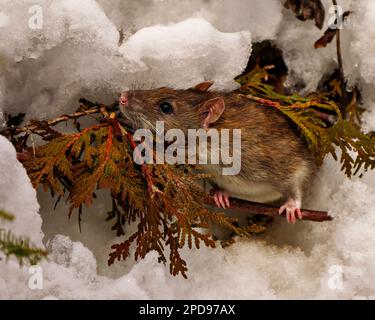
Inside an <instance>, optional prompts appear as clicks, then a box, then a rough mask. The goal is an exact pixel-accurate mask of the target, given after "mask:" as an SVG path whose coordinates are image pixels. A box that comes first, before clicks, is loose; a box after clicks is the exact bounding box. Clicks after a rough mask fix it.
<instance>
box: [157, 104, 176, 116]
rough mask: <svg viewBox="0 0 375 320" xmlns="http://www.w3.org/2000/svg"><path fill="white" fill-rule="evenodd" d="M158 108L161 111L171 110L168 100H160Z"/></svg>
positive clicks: (170, 111) (168, 112) (167, 112)
mask: <svg viewBox="0 0 375 320" xmlns="http://www.w3.org/2000/svg"><path fill="white" fill-rule="evenodd" d="M160 110H161V112H163V113H166V114H170V113H172V111H173V107H172V105H171V104H170V103H169V102H162V103H161V104H160Z"/></svg>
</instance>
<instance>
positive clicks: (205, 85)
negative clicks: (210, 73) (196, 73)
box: [192, 81, 214, 92]
mask: <svg viewBox="0 0 375 320" xmlns="http://www.w3.org/2000/svg"><path fill="white" fill-rule="evenodd" d="M213 84H214V82H213V81H204V82H202V83H200V84H197V85H196V86H195V87H193V88H192V90H194V91H198V92H206V91H207V90H208V89H210V88H211V86H212V85H213Z"/></svg>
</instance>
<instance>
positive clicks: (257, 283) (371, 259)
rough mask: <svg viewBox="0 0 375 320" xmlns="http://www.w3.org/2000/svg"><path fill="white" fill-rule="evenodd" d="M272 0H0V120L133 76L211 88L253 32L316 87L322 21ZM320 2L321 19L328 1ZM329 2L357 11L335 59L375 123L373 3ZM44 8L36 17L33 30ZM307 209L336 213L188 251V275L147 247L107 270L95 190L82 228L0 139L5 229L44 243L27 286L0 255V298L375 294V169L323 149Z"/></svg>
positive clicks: (325, 63)
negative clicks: (351, 173)
mask: <svg viewBox="0 0 375 320" xmlns="http://www.w3.org/2000/svg"><path fill="white" fill-rule="evenodd" d="M282 2H283V1H279V0H264V1H258V0H248V1H241V0H234V1H224V0H216V1H204V0H190V1H188V0H164V1H162V0H134V1H131V0H127V1H124V0H97V1H95V0H79V1H78V0H0V112H1V113H0V126H1V125H2V119H1V114H2V113H4V112H8V113H12V114H15V113H17V112H21V111H24V112H27V118H28V119H30V118H35V117H36V118H39V119H42V118H45V117H53V116H56V115H59V114H61V113H65V112H68V111H73V110H75V108H76V107H77V105H76V101H77V98H79V97H82V96H84V97H86V98H88V99H93V100H100V101H103V102H112V101H113V99H114V98H115V97H116V96H117V93H118V92H120V91H122V90H123V89H125V88H128V87H131V86H133V85H134V84H135V85H137V86H139V87H144V88H147V87H151V86H155V85H157V86H164V85H168V86H172V87H175V88H187V87H190V86H192V85H194V84H196V83H199V82H200V81H202V80H205V79H212V80H215V82H216V83H215V86H216V88H217V89H228V90H229V89H232V88H233V83H232V82H231V79H232V78H233V77H234V76H235V75H237V74H239V73H240V72H241V70H242V69H243V68H244V67H245V66H246V62H247V60H248V56H249V54H250V52H251V44H252V41H253V42H254V41H260V40H264V39H273V40H275V41H276V43H277V44H278V46H279V47H280V48H282V49H283V50H284V55H285V60H286V63H287V65H288V67H289V68H290V77H289V78H288V83H289V84H290V85H293V84H294V83H297V82H300V81H301V80H302V81H304V82H305V85H306V89H305V90H306V91H309V90H313V89H314V88H315V87H316V85H317V83H318V81H319V80H320V77H321V75H322V74H323V73H325V72H329V71H331V70H332V68H334V66H335V57H336V55H335V46H334V45H333V44H332V45H329V46H328V48H326V49H321V50H314V49H313V44H314V42H315V40H317V39H318V38H319V37H320V35H321V33H322V31H320V30H318V29H317V28H316V27H315V26H314V23H313V22H312V21H309V22H301V21H298V20H297V19H296V18H295V17H294V15H293V14H292V13H291V12H290V11H287V10H285V9H283V7H282ZM323 2H324V3H325V5H326V9H327V16H326V24H325V27H326V26H327V24H328V20H329V19H330V18H331V16H330V14H329V12H328V8H329V5H330V4H331V1H329V0H324V1H323ZM338 2H339V3H340V4H341V5H342V6H343V8H344V10H351V11H353V13H352V15H351V16H350V20H349V22H348V23H347V25H346V26H345V29H344V31H343V48H344V50H343V56H344V60H345V70H346V73H347V77H348V78H349V79H350V80H351V81H352V82H353V83H354V82H358V83H359V84H360V86H361V89H362V92H363V98H364V103H365V106H366V108H367V109H368V112H366V113H365V114H364V123H365V126H366V128H367V129H368V130H374V129H375V115H374V112H375V90H374V85H373V83H374V82H375V58H374V56H375V19H374V16H375V2H374V1H373V0H361V1H354V0H339V1H338ZM40 10H41V11H40ZM39 11H40V12H39ZM40 14H42V18H43V23H42V25H41V29H38V28H37V29H35V27H40V25H38V23H40V18H41V15H40ZM120 29H122V30H123V33H124V39H123V41H122V43H120V35H119V32H118V30H120ZM99 196H100V195H99ZM305 206H307V207H311V208H315V209H325V210H329V211H330V213H331V214H332V215H334V216H335V217H336V219H335V220H334V221H333V222H329V223H309V222H303V223H299V224H297V225H296V226H290V225H287V224H286V222H285V221H284V220H281V219H280V221H278V222H277V223H275V224H274V225H273V226H272V227H271V228H270V230H269V231H268V232H267V234H266V235H265V236H262V237H259V238H256V239H241V240H239V241H238V242H237V243H236V244H234V245H232V246H230V247H228V248H226V249H222V248H217V249H206V248H203V249H201V250H199V251H197V250H191V251H190V250H184V251H183V255H184V258H185V259H186V260H187V262H188V266H189V273H188V275H189V279H188V280H184V279H182V278H173V277H171V276H170V275H169V272H168V271H169V270H168V268H165V267H164V266H163V265H160V264H158V263H157V258H156V256H155V255H154V254H149V255H148V256H147V258H146V259H145V260H143V261H140V262H138V263H134V262H133V261H132V260H131V259H129V260H127V261H126V262H121V263H118V264H116V265H115V266H113V267H110V268H109V267H108V266H107V264H106V261H107V258H108V251H109V248H110V246H111V244H113V243H115V242H118V241H119V240H118V239H115V238H114V234H113V233H112V232H111V231H110V230H109V229H110V228H109V225H108V223H106V222H105V221H104V220H105V212H106V210H107V208H108V203H106V201H105V200H103V201H100V200H99V201H97V203H96V204H95V206H94V207H93V208H91V209H90V210H87V211H85V212H86V213H85V215H84V217H83V219H84V221H83V224H82V229H83V233H82V234H81V233H79V231H78V224H77V220H76V219H72V220H68V217H67V207H66V206H65V205H64V204H60V205H59V207H58V208H57V210H56V211H55V212H53V210H52V208H53V203H52V201H51V199H50V196H49V194H45V193H43V192H41V191H40V192H38V194H37V193H36V192H35V191H34V190H33V188H32V186H31V184H30V182H29V180H28V178H27V175H26V172H25V171H24V169H23V168H22V165H21V164H20V163H18V162H17V160H16V156H15V151H14V149H13V147H12V146H11V144H10V143H9V142H8V141H7V140H6V139H5V138H3V137H0V209H2V210H5V211H8V212H11V213H14V214H15V215H16V220H15V221H14V222H13V223H11V224H7V225H6V227H7V228H10V229H12V230H13V231H14V232H15V233H17V234H20V235H21V234H22V235H28V236H29V237H30V238H31V239H32V240H33V241H34V243H36V244H39V245H42V242H43V243H44V244H45V245H46V246H47V247H48V248H49V250H50V252H51V254H50V256H49V260H48V261H44V262H42V263H41V265H40V266H41V267H42V269H41V270H42V271H43V279H44V281H43V289H42V290H31V289H30V288H29V286H28V282H29V279H30V276H31V274H30V273H29V269H28V267H22V268H20V267H18V264H17V263H16V262H15V261H13V260H10V261H9V262H4V261H0V298H1V299H9V298H26V299H43V298H46V299H55V298H57V299H78V298H108V299H117V298H119V299H140V298H151V299H152V298H159V299H160V298H181V299H188V298H191V299H204V298H206V299H207V298H211V299H215V298H221V299H232V298H238V299H251V298H256V299H259V298H272V299H280V298H372V297H375V280H374V279H375V249H374V248H375V236H374V232H373V230H374V229H375V173H374V172H369V173H367V174H366V175H365V176H364V178H362V179H359V178H354V179H352V180H348V179H347V178H346V177H345V176H344V175H343V174H342V173H340V170H339V164H338V163H336V162H334V161H333V160H332V159H330V158H328V159H327V161H326V162H325V164H324V166H323V168H322V169H321V171H320V172H319V174H318V175H317V177H316V179H315V181H314V182H313V185H312V188H311V191H310V193H309V195H308V196H307V198H306V201H305Z"/></svg>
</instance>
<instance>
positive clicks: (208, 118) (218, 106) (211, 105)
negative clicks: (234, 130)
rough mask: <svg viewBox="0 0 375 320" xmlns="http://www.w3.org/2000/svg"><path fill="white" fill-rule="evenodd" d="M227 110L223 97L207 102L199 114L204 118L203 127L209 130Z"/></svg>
mask: <svg viewBox="0 0 375 320" xmlns="http://www.w3.org/2000/svg"><path fill="white" fill-rule="evenodd" d="M224 110H225V102H224V99H223V97H217V98H213V99H210V100H207V101H205V102H203V103H202V105H201V106H200V107H199V113H200V115H201V118H202V127H203V128H204V129H207V128H208V127H209V125H210V124H211V123H214V122H216V121H217V120H219V118H220V117H221V115H222V114H223V112H224Z"/></svg>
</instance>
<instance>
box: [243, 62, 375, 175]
mask: <svg viewBox="0 0 375 320" xmlns="http://www.w3.org/2000/svg"><path fill="white" fill-rule="evenodd" d="M266 77H267V70H266V69H261V68H259V67H257V68H255V69H253V70H252V71H251V72H249V73H248V74H245V75H243V76H241V77H239V78H237V79H236V80H237V82H238V83H240V84H241V89H240V91H241V92H242V93H243V94H244V95H245V96H246V97H248V98H249V99H252V100H255V101H257V102H258V103H259V104H261V105H264V106H266V107H273V108H276V109H278V110H279V111H280V112H282V113H283V114H284V115H285V116H286V117H287V118H288V119H290V120H291V121H292V122H293V123H294V124H295V125H296V127H297V128H298V129H299V130H300V132H301V133H302V135H303V136H304V137H305V138H306V140H307V142H308V145H309V147H310V149H311V150H312V152H313V153H314V155H315V158H316V162H317V164H318V165H321V164H322V163H323V160H324V158H325V157H326V156H327V154H331V155H332V156H333V158H334V159H335V160H337V159H338V153H339V151H340V152H341V156H340V163H341V165H342V167H341V169H342V171H344V172H345V174H346V175H347V176H348V177H351V176H353V175H356V174H358V173H359V172H360V171H361V169H363V170H365V171H367V170H368V169H374V168H375V136H374V135H373V134H372V133H368V134H365V133H363V132H362V131H361V128H360V127H359V126H358V125H356V124H355V122H353V121H352V120H351V119H344V118H343V116H342V113H341V111H340V108H339V107H338V106H337V104H336V103H335V102H334V101H332V100H330V99H329V98H328V96H329V94H328V93H324V94H316V93H314V94H311V95H309V96H307V97H302V96H300V95H298V94H292V95H283V94H280V93H277V92H275V91H274V90H273V87H272V86H270V85H268V84H265V83H264V82H263V79H265V78H266ZM322 112H323V113H326V115H327V117H331V118H335V121H334V123H333V124H332V123H327V122H326V121H324V120H323V119H322V116H321V115H322ZM338 150H339V151H338Z"/></svg>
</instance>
